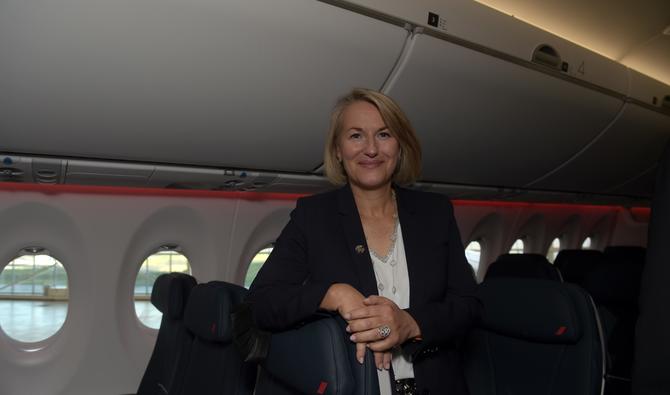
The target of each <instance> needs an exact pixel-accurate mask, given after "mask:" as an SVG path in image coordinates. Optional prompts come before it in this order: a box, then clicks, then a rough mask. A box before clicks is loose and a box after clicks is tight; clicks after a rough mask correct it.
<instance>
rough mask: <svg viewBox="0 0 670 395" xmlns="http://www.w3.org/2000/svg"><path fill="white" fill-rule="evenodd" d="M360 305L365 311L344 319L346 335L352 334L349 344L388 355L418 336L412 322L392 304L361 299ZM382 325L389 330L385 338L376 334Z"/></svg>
mask: <svg viewBox="0 0 670 395" xmlns="http://www.w3.org/2000/svg"><path fill="white" fill-rule="evenodd" d="M363 304H365V307H362V308H359V309H356V310H352V311H350V312H349V313H348V314H346V315H345V316H344V318H345V319H346V320H347V321H348V322H349V326H348V327H347V331H348V332H349V333H352V335H351V340H352V341H353V342H356V343H367V344H368V348H370V349H371V350H372V351H388V350H390V349H392V348H393V347H395V346H398V345H400V344H403V343H404V342H406V341H407V340H408V339H412V338H418V337H419V336H421V330H420V328H419V325H418V324H417V323H416V321H415V320H414V318H412V316H411V315H410V314H409V313H408V312H406V311H405V310H402V309H400V308H399V307H398V305H396V304H395V303H394V302H393V301H392V300H390V299H387V298H385V297H383V296H377V295H372V296H369V297H367V298H365V299H364V300H363ZM385 325H386V326H388V327H389V329H390V330H391V331H390V334H389V335H388V336H387V337H383V336H382V333H381V331H380V330H379V328H380V327H383V326H385Z"/></svg>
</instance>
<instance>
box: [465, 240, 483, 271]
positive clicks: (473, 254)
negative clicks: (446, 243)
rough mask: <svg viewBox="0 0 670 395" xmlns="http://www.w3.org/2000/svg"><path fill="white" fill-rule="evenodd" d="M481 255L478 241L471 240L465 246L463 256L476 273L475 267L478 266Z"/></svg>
mask: <svg viewBox="0 0 670 395" xmlns="http://www.w3.org/2000/svg"><path fill="white" fill-rule="evenodd" d="M481 256H482V245H481V243H479V241H477V240H474V241H471V242H470V244H468V246H467V247H465V258H467V260H468V263H469V264H470V266H472V270H474V271H475V273H477V269H478V268H479V259H480V258H481Z"/></svg>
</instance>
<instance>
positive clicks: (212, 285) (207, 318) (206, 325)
mask: <svg viewBox="0 0 670 395" xmlns="http://www.w3.org/2000/svg"><path fill="white" fill-rule="evenodd" d="M246 292H247V290H246V289H244V288H242V287H240V286H238V285H234V284H229V283H225V282H222V281H211V282H208V283H206V284H199V285H198V286H196V287H195V288H193V291H192V292H191V297H190V298H189V301H188V304H187V305H186V311H185V313H184V323H185V324H186V328H187V329H188V330H189V331H190V332H191V333H192V334H193V335H194V337H195V338H194V340H193V346H192V348H191V352H190V354H189V358H188V361H187V363H186V366H185V367H184V370H183V382H182V386H181V388H180V389H179V391H177V392H175V393H176V394H181V395H193V394H198V395H223V394H225V395H228V394H230V395H247V394H252V393H253V390H254V381H255V379H256V366H255V365H254V364H251V363H246V362H244V361H243V360H242V356H241V355H240V354H239V353H238V351H237V349H236V348H235V346H234V345H233V328H232V322H231V318H230V314H231V312H232V310H233V309H234V308H235V306H237V305H238V304H240V303H241V302H242V300H243V299H244V296H245V294H246Z"/></svg>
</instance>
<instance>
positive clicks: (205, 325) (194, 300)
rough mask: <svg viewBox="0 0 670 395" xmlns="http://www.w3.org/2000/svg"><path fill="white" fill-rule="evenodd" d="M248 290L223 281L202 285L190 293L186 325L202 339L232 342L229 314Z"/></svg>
mask: <svg viewBox="0 0 670 395" xmlns="http://www.w3.org/2000/svg"><path fill="white" fill-rule="evenodd" d="M246 293H247V290H246V289H245V288H243V287H240V286H239V285H235V284H230V283H226V282H223V281H210V282H208V283H205V284H199V285H197V286H196V287H195V288H193V290H192V291H191V297H190V298H189V299H188V304H187V305H186V311H185V312H184V324H185V325H186V328H188V330H190V331H191V332H193V334H194V335H195V336H197V337H199V338H201V339H204V340H207V341H211V342H217V343H229V342H231V341H232V338H233V326H232V322H231V318H230V314H231V312H232V311H233V308H235V306H237V305H238V304H240V303H242V300H243V299H244V296H245V295H246Z"/></svg>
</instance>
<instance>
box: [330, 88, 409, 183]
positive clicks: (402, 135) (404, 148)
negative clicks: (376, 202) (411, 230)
mask: <svg viewBox="0 0 670 395" xmlns="http://www.w3.org/2000/svg"><path fill="white" fill-rule="evenodd" d="M356 102H367V103H370V104H372V105H373V106H375V107H376V108H377V110H378V111H379V114H380V115H381V117H382V120H383V121H384V124H385V125H386V127H387V128H388V131H389V132H390V133H391V135H393V137H395V138H396V140H398V145H399V147H400V160H399V163H398V167H397V169H396V171H395V173H394V174H393V182H395V183H398V184H411V183H413V182H415V181H416V180H417V179H418V178H419V176H420V174H421V145H420V144H419V139H418V138H417V137H416V132H415V131H414V128H413V127H412V125H411V124H410V122H409V119H407V116H406V115H405V113H404V112H403V111H402V110H401V109H400V107H399V106H398V104H396V102H394V101H393V99H391V98H390V97H388V96H386V95H384V94H383V93H380V92H377V91H373V90H371V89H362V88H356V89H354V90H352V91H351V92H350V93H349V94H347V95H346V96H343V97H342V98H340V99H339V100H338V101H337V104H335V108H333V112H332V113H331V116H330V129H329V130H328V136H327V138H326V146H325V149H324V154H323V165H324V170H325V173H326V177H327V178H328V180H329V181H330V182H331V183H333V184H335V185H343V184H346V183H347V174H346V172H345V171H344V167H343V166H342V164H341V163H340V161H339V160H337V140H338V138H339V137H340V134H341V133H342V113H343V112H344V110H345V109H346V108H347V106H349V105H350V104H352V103H356Z"/></svg>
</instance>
